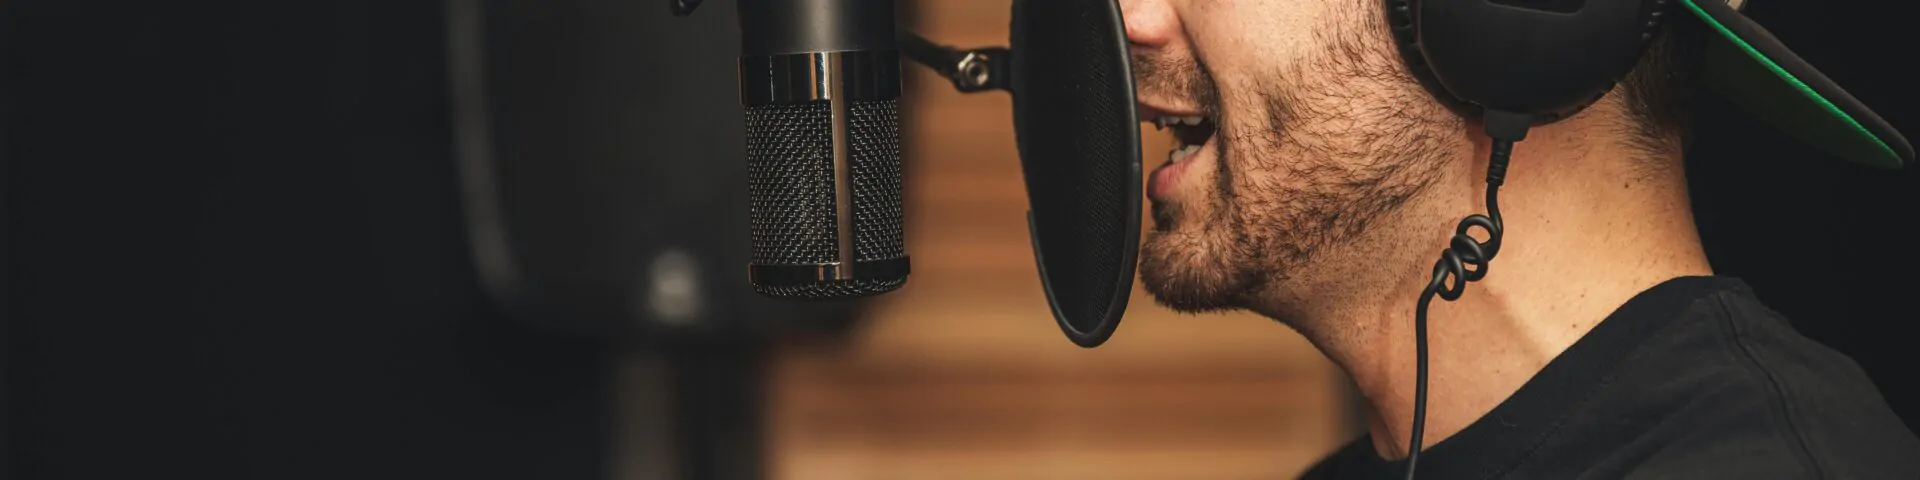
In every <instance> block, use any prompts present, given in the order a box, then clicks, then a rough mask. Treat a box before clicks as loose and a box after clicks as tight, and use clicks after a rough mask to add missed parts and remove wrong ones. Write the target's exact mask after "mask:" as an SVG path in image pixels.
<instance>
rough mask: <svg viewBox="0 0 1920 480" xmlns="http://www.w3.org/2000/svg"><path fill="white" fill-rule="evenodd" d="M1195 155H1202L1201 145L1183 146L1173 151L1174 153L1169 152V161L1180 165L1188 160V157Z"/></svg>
mask: <svg viewBox="0 0 1920 480" xmlns="http://www.w3.org/2000/svg"><path fill="white" fill-rule="evenodd" d="M1195 153H1200V146H1199V145H1185V146H1181V147H1179V148H1175V149H1173V151H1171V152H1167V161H1169V162H1174V163H1178V162H1180V161H1181V160H1186V159H1187V157H1191V156H1193V154H1195Z"/></svg>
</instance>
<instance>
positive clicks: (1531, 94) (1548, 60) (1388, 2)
mask: <svg viewBox="0 0 1920 480" xmlns="http://www.w3.org/2000/svg"><path fill="white" fill-rule="evenodd" d="M1518 1H1519V0H1384V2H1385V6H1386V10H1387V12H1386V15H1387V21H1388V27H1389V30H1390V31H1392V33H1393V39H1394V43H1395V44H1396V45H1395V46H1396V47H1397V48H1398V49H1399V50H1400V57H1401V59H1402V60H1404V61H1405V63H1406V65H1407V70H1408V71H1409V72H1410V73H1411V74H1412V75H1413V77H1414V78H1415V79H1416V80H1418V81H1419V83H1420V84H1421V86H1423V87H1425V88H1426V89H1427V91H1428V92H1429V93H1432V94H1433V97H1434V98H1435V99H1437V100H1438V101H1439V102H1440V103H1442V104H1444V105H1446V106H1447V107H1448V108H1449V109H1452V110H1453V111H1454V112H1455V113H1457V114H1459V115H1461V116H1464V117H1467V118H1481V117H1482V116H1483V115H1484V114H1485V109H1487V108H1495V109H1499V110H1501V111H1506V112H1511V113H1516V114H1523V115H1528V116H1531V117H1533V118H1534V119H1535V120H1534V123H1535V124H1536V125H1538V124H1546V123H1552V122H1555V121H1558V120H1560V119H1563V118H1566V117H1570V116H1573V115H1574V114H1576V113H1579V112H1580V111H1581V110H1584V109H1586V108H1587V107H1588V106H1591V105H1592V104H1593V103H1594V102H1596V101H1599V100H1600V99H1601V98H1603V97H1605V96H1606V94H1607V92H1609V91H1612V90H1613V88H1614V86H1615V85H1616V84H1617V83H1618V82H1619V81H1620V79H1622V78H1624V77H1625V76H1626V75H1627V73H1628V72H1630V71H1632V69H1633V67H1634V66H1635V65H1637V64H1638V63H1639V60H1640V56H1641V55H1642V54H1644V53H1645V52H1646V49H1647V47H1648V46H1650V45H1651V44H1652V40H1653V39H1654V38H1655V37H1656V35H1657V34H1658V32H1659V30H1660V27H1661V22H1662V20H1663V17H1664V16H1666V15H1665V14H1666V10H1667V7H1668V6H1669V4H1670V3H1671V1H1672V0H1587V1H1585V2H1580V3H1578V4H1572V5H1574V7H1573V8H1570V9H1565V10H1559V11H1551V10H1553V8H1555V7H1553V6H1546V7H1534V6H1520V5H1519V4H1518ZM1549 3H1552V2H1549ZM1559 3H1560V4H1562V5H1568V4H1567V3H1566V2H1559ZM1542 5H1545V4H1542ZM1429 17H1432V18H1429Z"/></svg>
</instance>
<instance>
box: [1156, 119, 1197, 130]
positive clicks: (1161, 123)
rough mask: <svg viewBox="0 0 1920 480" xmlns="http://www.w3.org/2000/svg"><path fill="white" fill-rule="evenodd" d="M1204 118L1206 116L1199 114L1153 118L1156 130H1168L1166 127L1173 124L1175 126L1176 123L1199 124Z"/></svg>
mask: <svg viewBox="0 0 1920 480" xmlns="http://www.w3.org/2000/svg"><path fill="white" fill-rule="evenodd" d="M1202 120H1204V118H1203V117H1199V116H1192V117H1154V119H1153V128H1154V129H1155V130H1166V129H1167V127H1171V126H1175V125H1199V124H1200V122H1201V121H1202Z"/></svg>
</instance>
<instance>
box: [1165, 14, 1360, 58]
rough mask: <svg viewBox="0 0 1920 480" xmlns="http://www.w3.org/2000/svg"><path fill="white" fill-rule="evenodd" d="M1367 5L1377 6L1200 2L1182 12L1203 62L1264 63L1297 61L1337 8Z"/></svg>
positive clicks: (1187, 29) (1187, 28)
mask: <svg viewBox="0 0 1920 480" xmlns="http://www.w3.org/2000/svg"><path fill="white" fill-rule="evenodd" d="M1362 3H1365V4H1367V5H1372V3H1371V2H1354V1H1346V0H1333V1H1326V0H1305V1H1302V0H1291V1H1275V0H1197V1H1194V2H1190V3H1188V4H1186V6H1185V8H1182V9H1181V12H1180V13H1181V18H1182V19H1183V23H1184V24H1185V27H1186V32H1187V35H1188V36H1189V37H1190V38H1191V40H1192V41H1193V43H1194V45H1195V47H1196V48H1197V49H1199V50H1201V54H1202V59H1203V60H1206V61H1209V62H1219V63H1235V64H1238V63H1260V62H1258V61H1257V60H1259V59H1286V58H1297V57H1298V56H1299V55H1300V53H1301V52H1303V51H1305V50H1306V49H1307V48H1309V47H1310V46H1311V44H1312V43H1313V36H1314V31H1313V28H1312V26H1314V25H1316V24H1321V23H1325V21H1324V20H1323V19H1325V18H1328V16H1329V15H1334V14H1336V13H1338V12H1337V11H1336V8H1347V9H1353V8H1358V6H1359V5H1360V4H1362ZM1341 4H1352V5H1345V6H1342V5H1341ZM1348 14H1349V15H1351V13H1350V12H1349V13H1348Z"/></svg>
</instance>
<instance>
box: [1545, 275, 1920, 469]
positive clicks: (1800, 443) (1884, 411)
mask: <svg viewBox="0 0 1920 480" xmlns="http://www.w3.org/2000/svg"><path fill="white" fill-rule="evenodd" d="M1671 322H1672V324H1671V325H1669V326H1668V327H1669V328H1667V329H1666V330H1664V331H1663V332H1662V334H1661V335H1659V336H1656V337H1654V338H1650V339H1648V340H1647V345H1644V346H1643V348H1644V349H1645V350H1644V351H1643V352H1642V353H1641V354H1640V355H1637V356H1636V357H1635V358H1633V359H1631V360H1629V361H1627V362H1624V363H1623V364H1622V365H1620V366H1619V369H1618V370H1617V371H1616V376H1614V377H1613V378H1612V380H1611V381H1613V382H1615V383H1616V384H1615V385H1612V386H1609V387H1607V388H1605V390H1604V391H1603V393H1602V394H1601V395H1599V396H1598V400H1597V401H1596V402H1595V403H1594V404H1592V405H1589V406H1588V407H1587V408H1586V409H1584V411H1583V412H1581V413H1580V414H1579V415H1580V416H1582V417H1586V418H1580V419H1570V422H1569V423H1570V424H1577V425H1579V426H1578V427H1577V428H1575V430H1578V431H1589V432H1596V433H1595V434H1592V435H1587V436H1586V437H1587V438H1585V439H1581V438H1575V437H1571V436H1561V437H1560V438H1557V439H1556V442H1555V443H1559V444H1560V445H1562V446H1563V447H1564V448H1568V449H1579V448H1587V449H1594V450H1601V451H1607V452H1608V453H1606V454H1604V455H1602V456H1601V458H1598V459H1596V461H1595V464H1596V466H1595V468H1596V469H1598V470H1601V471H1611V472H1617V473H1620V474H1621V475H1620V476H1624V477H1646V478H1734V477H1742V478H1920V438H1916V437H1915V435H1914V434H1913V432H1912V431H1910V430H1908V429H1907V428H1906V426H1905V424H1904V423H1903V422H1901V420H1900V418H1899V417H1898V416H1896V415H1895V414H1894V413H1893V411H1892V409H1891V408H1889V407H1888V406H1887V404H1886V400H1885V399H1884V398H1883V397H1882V396H1881V394H1880V391H1879V389H1878V388H1877V387H1876V386H1875V385H1874V384H1873V382H1872V381H1871V380H1870V379H1869V378H1868V377H1867V376H1866V373H1865V372H1864V371H1863V370H1861V369H1860V367H1859V366H1858V365H1856V364H1855V363H1854V362H1853V361H1852V359H1850V358H1848V357H1847V356H1846V355H1844V354H1842V353H1840V352H1838V351H1835V350H1833V349H1831V348H1828V347H1827V346H1825V345H1822V344H1820V343H1819V342H1816V341H1814V340H1812V339H1810V338H1807V337H1805V336H1802V335H1800V334H1799V332H1797V331H1796V330H1795V329H1794V328H1793V327H1792V324H1791V323H1790V322H1789V321H1788V319H1787V318H1786V317H1784V316H1783V315H1781V314H1780V313H1779V312H1777V311H1774V310H1773V309H1771V308H1768V307H1767V306H1766V305H1765V304H1764V303H1763V302H1761V301H1760V299H1759V298H1758V297H1757V296H1755V295H1754V293H1753V292H1752V291H1751V290H1749V289H1747V288H1745V287H1744V285H1741V286H1740V287H1739V288H1729V289H1725V290H1721V291H1716V292H1713V293H1711V294H1709V295H1705V296H1703V297H1701V298H1700V299H1699V300H1698V301H1697V302H1694V303H1693V304H1692V305H1691V306H1689V307H1688V308H1687V309H1685V310H1683V312H1682V313H1681V314H1680V315H1679V318H1675V319H1672V320H1671ZM1610 424H1611V425H1612V426H1610ZM1605 432H1615V433H1616V435H1617V437H1616V439H1617V440H1618V441H1617V442H1608V443H1612V445H1607V444H1604V443H1602V444H1595V443H1593V442H1594V441H1595V440H1597V439H1596V438H1595V437H1596V436H1604V434H1605ZM1569 433H1572V432H1569ZM1575 455H1577V454H1575ZM1669 474H1672V475H1669Z"/></svg>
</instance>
